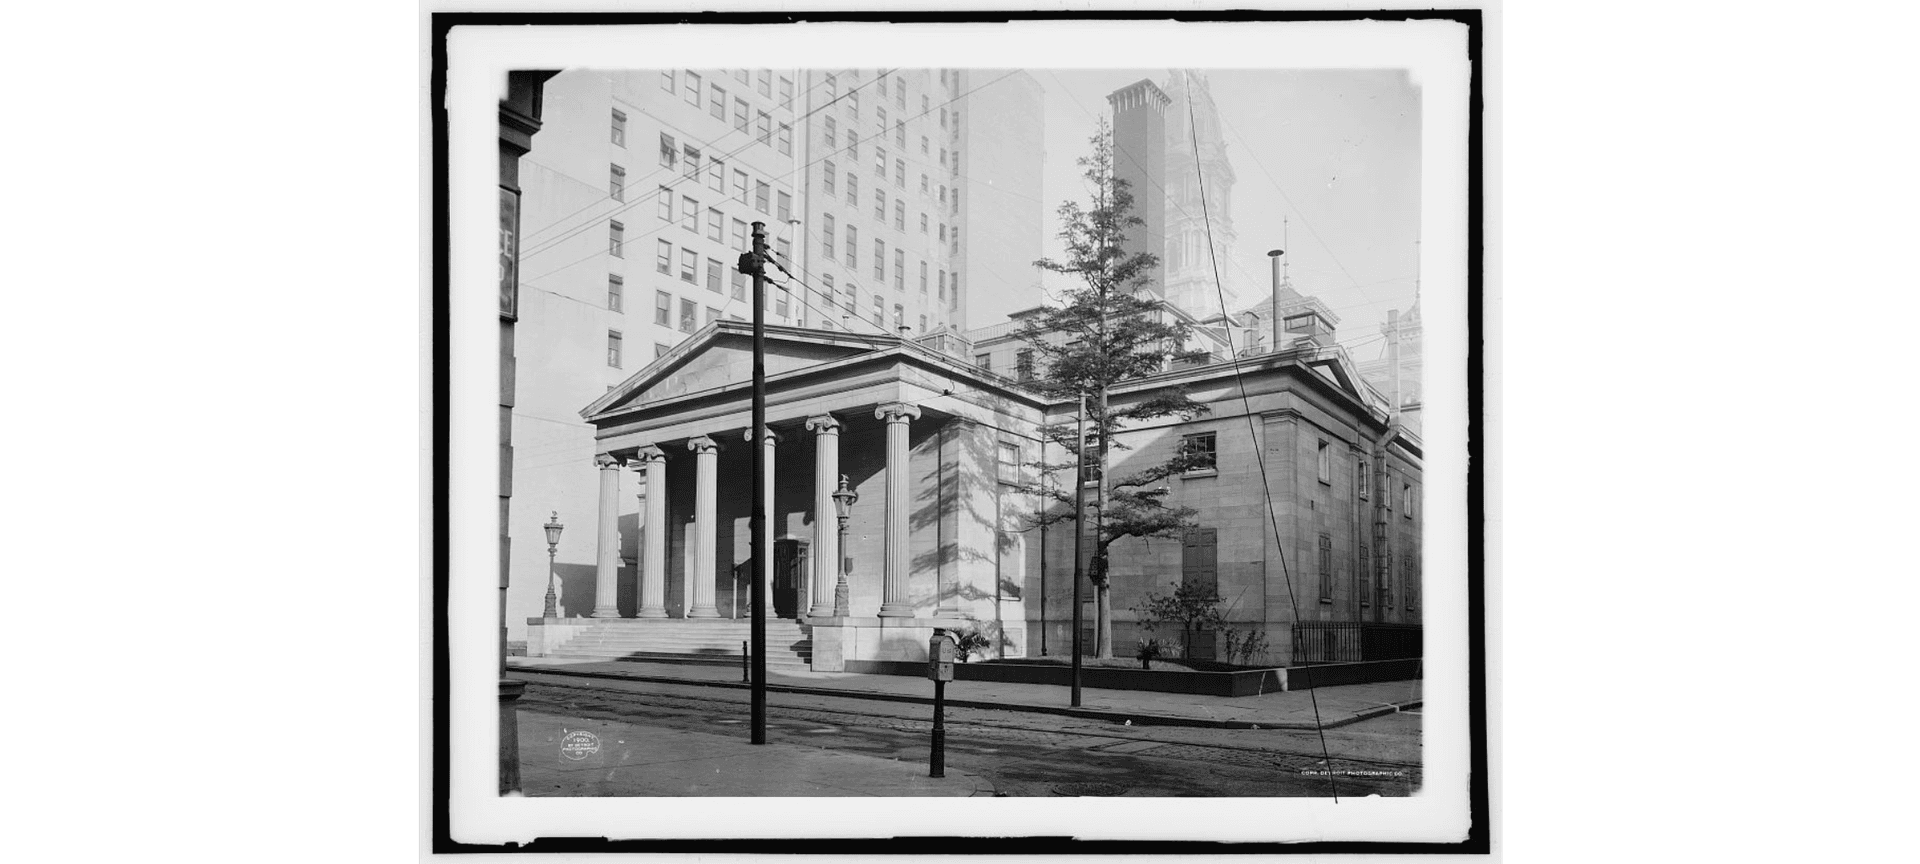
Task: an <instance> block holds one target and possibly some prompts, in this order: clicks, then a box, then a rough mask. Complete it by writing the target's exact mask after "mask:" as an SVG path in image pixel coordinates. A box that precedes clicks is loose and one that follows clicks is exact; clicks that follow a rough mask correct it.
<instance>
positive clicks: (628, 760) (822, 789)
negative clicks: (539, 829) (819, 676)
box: [519, 709, 993, 798]
mask: <svg viewBox="0 0 1920 864" xmlns="http://www.w3.org/2000/svg"><path fill="white" fill-rule="evenodd" d="M519 718H520V788H521V791H522V793H523V794H525V795H526V796H528V797H536V798H537V797H560V796H564V797H643V796H664V795H703V796H742V797H744V796H757V797H768V796H774V797H830V796H846V795H863V796H881V797H902V796H921V797H925V796H955V797H967V796H979V797H988V796H991V795H992V794H993V784H992V783H991V782H988V781H987V780H986V779H985V778H983V777H980V776H978V775H975V774H969V773H967V772H965V771H956V770H953V769H952V768H949V769H947V772H946V773H947V776H946V777H944V778H941V779H934V778H932V777H928V776H927V765H926V763H925V762H921V761H915V762H901V761H895V760H893V759H882V758H880V757H878V756H864V755H857V754H852V753H842V752H837V751H834V750H824V749H820V748H816V747H802V746H797V745H793V744H780V743H778V742H775V743H769V744H762V745H757V746H756V745H753V744H749V743H747V742H746V741H744V740H741V738H740V736H739V735H737V734H735V735H713V734H708V733H704V732H685V731H680V730H675V729H665V728H660V727H655V726H647V727H644V728H642V727H639V726H635V725H633V724H630V723H621V722H618V721H612V720H595V719H588V718H577V717H561V716H558V715H554V714H549V713H545V712H541V711H531V710H525V709H522V710H521V711H520V712H519Z"/></svg>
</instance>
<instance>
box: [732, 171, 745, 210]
mask: <svg viewBox="0 0 1920 864" xmlns="http://www.w3.org/2000/svg"><path fill="white" fill-rule="evenodd" d="M733 200H735V201H738V202H740V203H742V204H745V203H747V172H745V171H741V170H739V169H737V168H736V169H734V172H733Z"/></svg>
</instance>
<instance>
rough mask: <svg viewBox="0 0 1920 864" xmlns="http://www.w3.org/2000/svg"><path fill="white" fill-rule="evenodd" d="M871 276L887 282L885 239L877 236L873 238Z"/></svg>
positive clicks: (881, 282) (883, 282) (882, 282)
mask: <svg viewBox="0 0 1920 864" xmlns="http://www.w3.org/2000/svg"><path fill="white" fill-rule="evenodd" d="M873 278H875V279H877V280H879V281H880V284H882V285H884V284H886V282H887V241H885V240H882V239H880V238H878V237H875V238H873Z"/></svg>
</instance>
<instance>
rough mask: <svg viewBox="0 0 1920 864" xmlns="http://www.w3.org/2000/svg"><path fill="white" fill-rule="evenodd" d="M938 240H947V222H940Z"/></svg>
mask: <svg viewBox="0 0 1920 864" xmlns="http://www.w3.org/2000/svg"><path fill="white" fill-rule="evenodd" d="M939 236H940V242H942V243H945V242H947V223H945V222H942V223H940V235H939Z"/></svg>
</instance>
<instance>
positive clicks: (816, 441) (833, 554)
mask: <svg viewBox="0 0 1920 864" xmlns="http://www.w3.org/2000/svg"><path fill="white" fill-rule="evenodd" d="M807 428H808V429H809V430H812V432H813V554H812V555H809V556H807V560H808V562H809V563H811V564H812V565H813V578H812V579H811V580H810V583H809V584H810V585H811V586H812V587H811V588H809V589H808V591H807V593H808V595H809V596H810V597H811V599H812V602H811V603H810V604H809V605H808V607H807V617H808V618H829V617H832V616H833V585H834V579H835V577H836V576H838V574H839V570H840V508H839V507H838V506H836V505H835V504H834V503H833V492H834V490H835V489H836V488H838V487H837V486H836V485H835V484H836V483H837V482H838V480H839V479H840V421H839V420H838V419H836V418H835V417H834V416H833V415H832V414H818V415H815V416H812V417H808V418H807Z"/></svg>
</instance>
